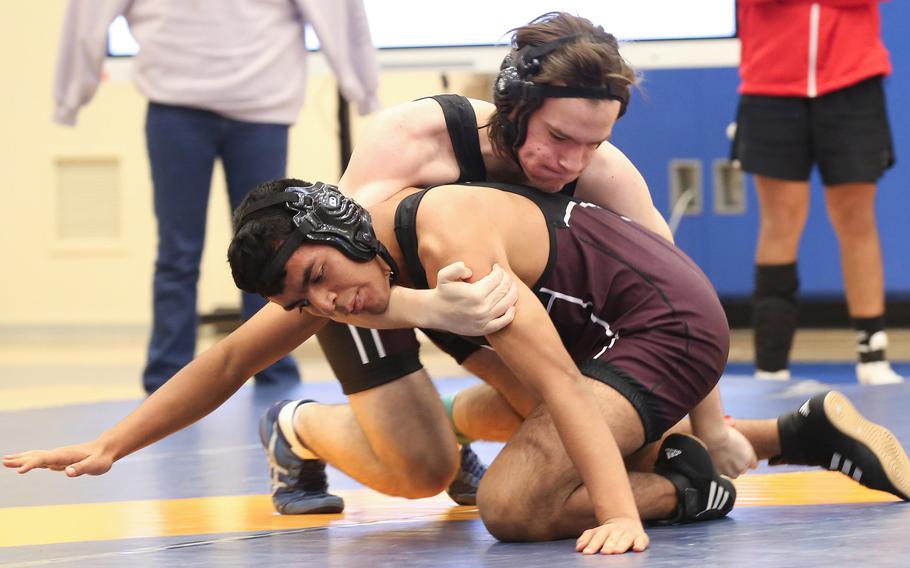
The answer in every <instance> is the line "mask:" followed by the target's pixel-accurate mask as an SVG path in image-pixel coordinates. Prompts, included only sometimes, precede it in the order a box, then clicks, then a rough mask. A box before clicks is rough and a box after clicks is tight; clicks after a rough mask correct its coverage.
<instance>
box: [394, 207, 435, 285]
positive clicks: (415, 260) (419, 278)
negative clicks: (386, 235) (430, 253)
mask: <svg viewBox="0 0 910 568" xmlns="http://www.w3.org/2000/svg"><path fill="white" fill-rule="evenodd" d="M427 191H429V189H424V190H422V191H418V192H417V193H414V194H412V195H409V196H407V197H405V198H404V199H402V200H401V202H400V203H399V204H398V207H397V208H396V209H395V238H396V239H398V246H399V247H401V254H402V255H403V256H404V265H405V266H406V267H407V271H408V274H410V275H411V281H412V282H413V283H414V287H415V288H417V289H419V290H425V289H427V288H429V287H430V285H429V283H428V282H427V273H426V271H425V270H424V269H423V264H422V263H421V262H420V256H419V255H418V254H417V208H418V207H420V200H421V199H423V196H424V195H426V193H427Z"/></svg>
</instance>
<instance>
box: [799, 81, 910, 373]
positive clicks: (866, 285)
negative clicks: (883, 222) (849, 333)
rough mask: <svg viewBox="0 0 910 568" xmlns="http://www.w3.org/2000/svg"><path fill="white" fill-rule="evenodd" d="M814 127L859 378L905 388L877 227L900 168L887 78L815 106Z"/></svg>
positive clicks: (847, 90)
mask: <svg viewBox="0 0 910 568" xmlns="http://www.w3.org/2000/svg"><path fill="white" fill-rule="evenodd" d="M813 122H814V128H815V131H816V139H817V142H816V146H817V153H818V156H819V158H818V162H819V170H820V171H821V174H822V179H823V180H824V182H825V200H826V204H827V206H828V216H829V218H830V219H831V224H832V225H833V226H834V231H835V233H837V238H838V243H839V245H840V257H841V268H842V270H843V274H844V289H845V291H846V296H847V308H848V310H849V312H850V317H851V318H852V319H853V325H854V327H855V328H856V331H857V352H858V359H859V361H858V364H857V367H856V374H857V379H858V380H859V382H860V383H862V384H890V383H899V382H903V378H902V377H901V376H899V375H898V374H897V373H895V372H894V371H893V370H892V369H891V366H890V365H889V364H888V361H887V359H886V357H885V349H886V348H887V346H888V339H887V336H886V334H885V285H884V267H883V261H882V251H881V245H880V243H879V238H878V227H877V225H876V220H875V196H876V182H877V180H878V179H879V178H880V177H881V176H882V175H883V174H884V172H885V170H886V169H887V168H889V167H890V166H891V165H892V164H893V163H894V153H893V150H892V147H891V132H890V127H889V124H888V117H887V114H886V110H885V99H884V91H883V89H882V82H881V78H880V77H874V78H872V79H868V80H866V81H862V82H861V83H858V84H856V85H853V86H850V87H847V88H845V89H841V90H840V91H835V92H833V93H830V94H828V95H825V96H823V97H821V98H820V99H819V100H818V101H816V102H815V103H814V105H813Z"/></svg>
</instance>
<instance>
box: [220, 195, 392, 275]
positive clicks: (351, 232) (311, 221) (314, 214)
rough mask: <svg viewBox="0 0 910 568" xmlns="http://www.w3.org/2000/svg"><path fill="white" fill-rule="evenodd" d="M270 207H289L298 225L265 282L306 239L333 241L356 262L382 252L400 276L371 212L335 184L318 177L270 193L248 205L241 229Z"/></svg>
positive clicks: (267, 270) (280, 249)
mask: <svg viewBox="0 0 910 568" xmlns="http://www.w3.org/2000/svg"><path fill="white" fill-rule="evenodd" d="M270 207H284V208H286V209H288V210H289V213H290V214H292V215H293V222H294V226H295V227H296V228H295V229H294V231H293V232H292V233H291V234H290V235H289V236H288V238H287V239H285V241H284V242H283V243H281V245H280V246H279V247H278V249H277V250H276V251H275V254H274V256H272V259H271V260H270V261H269V264H268V265H267V266H266V268H265V270H264V271H263V272H262V275H261V276H260V278H259V279H260V281H261V282H270V281H271V280H273V279H274V278H275V277H276V276H278V274H280V273H281V271H283V270H284V265H285V264H287V261H288V259H289V258H291V255H292V254H294V251H296V250H297V248H298V247H300V245H301V244H303V242H304V241H312V242H316V243H325V244H328V245H332V246H333V247H335V248H337V249H338V250H340V251H341V252H342V253H344V255H345V256H347V257H348V258H350V259H351V260H354V261H356V262H368V261H370V260H373V258H375V257H376V255H377V254H378V255H379V256H380V258H382V259H383V260H384V261H385V262H386V264H388V265H389V268H390V269H391V274H389V279H390V280H391V281H392V282H394V281H395V279H396V278H397V277H398V265H397V264H396V263H395V260H394V259H393V258H392V257H391V255H389V251H388V250H387V249H386V248H385V247H384V246H383V245H382V243H380V242H379V239H377V238H376V233H375V232H374V231H373V222H372V218H371V217H370V214H369V212H367V210H366V209H364V208H363V207H361V206H360V205H359V204H358V203H357V202H356V201H354V200H353V199H351V198H349V197H346V196H345V195H343V194H342V193H341V192H340V191H338V188H337V187H335V186H334V185H329V184H327V183H322V182H318V181H317V182H316V183H313V184H310V185H306V186H303V187H299V186H295V187H288V188H285V190H284V191H283V192H281V193H274V194H272V195H269V196H267V197H265V198H263V199H261V200H259V201H258V202H257V203H255V204H254V205H252V206H251V207H250V208H249V209H247V211H246V212H245V213H244V215H243V217H242V218H241V219H240V222H239V223H238V225H237V230H238V231H239V230H240V227H242V226H243V225H244V224H246V223H247V222H248V221H250V220H251V219H252V218H254V214H255V213H257V212H259V211H262V210H263V209H267V208H270Z"/></svg>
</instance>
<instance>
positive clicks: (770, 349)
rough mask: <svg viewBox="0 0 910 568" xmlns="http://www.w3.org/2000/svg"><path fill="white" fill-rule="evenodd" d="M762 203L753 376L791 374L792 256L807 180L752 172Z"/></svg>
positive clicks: (795, 280) (795, 282)
mask: <svg viewBox="0 0 910 568" xmlns="http://www.w3.org/2000/svg"><path fill="white" fill-rule="evenodd" d="M755 189H756V191H757V193H758V202H759V206H760V215H761V219H760V224H759V231H758V243H757V245H756V249H755V292H754V296H753V305H752V328H753V332H754V344H755V367H756V376H757V377H759V378H770V379H787V378H789V370H788V366H789V362H790V348H791V347H792V345H793V335H794V334H795V332H796V326H797V320H798V307H797V292H798V290H799V277H798V273H797V268H796V259H797V255H798V252H799V241H800V237H801V236H802V233H803V229H804V228H805V226H806V218H807V217H808V214H809V183H808V182H807V181H790V180H783V179H777V178H771V177H766V176H762V175H756V176H755Z"/></svg>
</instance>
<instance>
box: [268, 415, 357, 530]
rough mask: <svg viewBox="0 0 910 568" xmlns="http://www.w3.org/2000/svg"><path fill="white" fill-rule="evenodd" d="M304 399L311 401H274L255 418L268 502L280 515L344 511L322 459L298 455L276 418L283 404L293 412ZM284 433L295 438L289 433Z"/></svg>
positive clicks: (342, 501)
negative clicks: (269, 488) (266, 468)
mask: <svg viewBox="0 0 910 568" xmlns="http://www.w3.org/2000/svg"><path fill="white" fill-rule="evenodd" d="M305 402H313V401H309V400H305V401H300V402H298V403H292V401H289V400H283V401H281V402H277V403H275V404H273V405H272V407H271V408H269V409H268V411H267V412H266V413H265V414H264V415H263V417H262V419H260V421H259V439H260V440H261V441H262V445H263V447H264V448H265V453H266V456H267V457H268V460H269V476H270V478H271V481H272V503H274V504H275V510H277V511H278V512H279V513H281V514H282V515H306V514H315V513H340V512H342V511H343V510H344V500H343V499H342V498H341V497H339V496H337V495H332V494H331V493H329V483H328V480H327V479H326V475H325V462H324V461H322V460H320V459H303V458H300V457H298V456H297V454H295V453H294V451H293V449H292V446H291V443H290V442H289V441H288V438H287V436H286V435H285V432H284V431H283V430H282V428H281V425H280V424H279V420H278V417H279V414H280V413H281V411H282V409H283V408H284V407H285V406H287V405H289V404H294V406H293V408H289V409H288V410H289V411H290V412H291V413H292V414H293V410H294V409H296V407H297V406H298V405H300V404H303V403H305ZM286 412H287V411H286ZM288 435H290V436H295V437H296V434H294V433H293V432H290V433H289V434H288ZM295 441H296V440H295Z"/></svg>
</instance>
